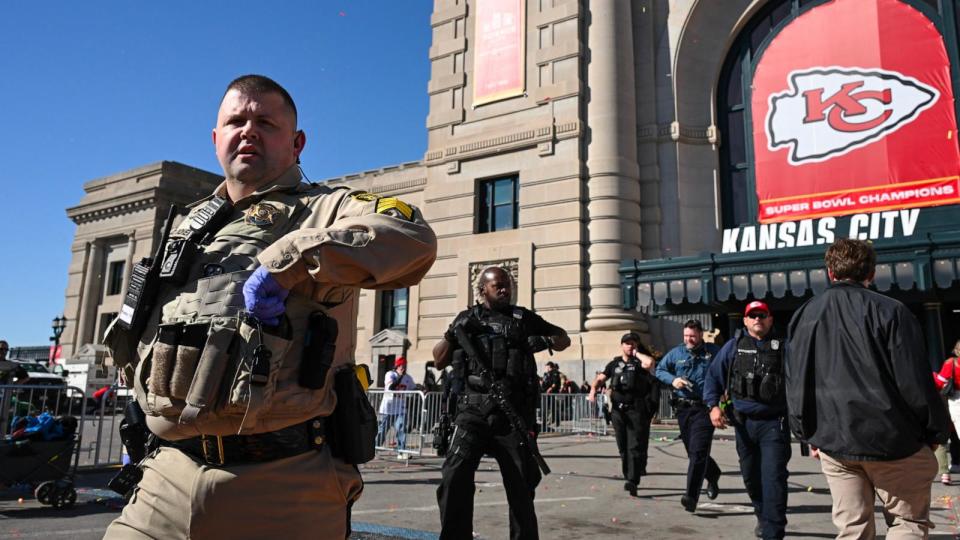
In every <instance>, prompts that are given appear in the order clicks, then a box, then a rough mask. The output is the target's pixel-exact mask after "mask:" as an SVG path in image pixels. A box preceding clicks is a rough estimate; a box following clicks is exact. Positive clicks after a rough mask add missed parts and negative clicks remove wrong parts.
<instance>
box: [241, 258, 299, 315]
mask: <svg viewBox="0 0 960 540" xmlns="http://www.w3.org/2000/svg"><path fill="white" fill-rule="evenodd" d="M289 294H290V290H289V289H284V288H283V287H281V286H280V284H279V283H277V280H276V279H275V278H274V277H273V275H272V274H270V272H268V271H267V269H266V268H264V267H263V266H261V267H259V268H257V269H256V270H255V271H254V272H253V274H252V275H251V276H250V277H249V278H247V282H246V283H244V284H243V303H244V304H246V306H247V311H249V312H250V313H252V314H253V316H254V317H256V318H257V319H259V320H260V322H262V323H263V324H265V325H267V326H276V325H278V324H280V315H283V312H284V311H286V309H287V307H286V306H285V305H283V301H284V300H286V299H287V295H289Z"/></svg>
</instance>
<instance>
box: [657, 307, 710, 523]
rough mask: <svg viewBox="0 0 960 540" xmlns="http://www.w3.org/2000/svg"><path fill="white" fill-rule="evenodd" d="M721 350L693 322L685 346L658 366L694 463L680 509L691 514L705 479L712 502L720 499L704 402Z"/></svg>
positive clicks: (687, 324)
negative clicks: (669, 389)
mask: <svg viewBox="0 0 960 540" xmlns="http://www.w3.org/2000/svg"><path fill="white" fill-rule="evenodd" d="M719 350H720V349H719V348H718V347H717V346H716V345H714V344H713V343H704V341H703V325H701V324H700V321H698V320H695V319H691V320H689V321H687V322H685V323H684V324H683V343H681V344H680V345H677V346H676V347H674V348H673V349H671V350H670V351H669V352H667V354H666V355H665V356H664V357H663V359H662V360H660V363H659V364H657V371H656V373H657V378H658V379H660V382H662V383H663V384H665V385H668V386H672V387H673V398H672V402H673V404H674V407H675V408H676V410H677V421H678V423H679V425H680V438H681V439H682V440H683V447H684V448H685V449H686V450H687V457H688V459H689V460H690V461H689V463H688V465H687V489H686V492H685V493H684V495H683V496H681V497H680V505H681V506H683V509H684V510H686V511H687V512H695V511H696V509H697V501H698V500H700V488H701V487H702V486H703V481H704V479H706V481H707V497H708V498H710V499H716V498H717V495H718V494H719V492H720V486H719V480H720V467H719V466H717V462H716V461H714V460H713V458H711V457H710V447H711V446H713V430H714V428H713V424H711V423H710V413H709V411H708V410H707V407H706V405H705V404H704V402H703V384H704V381H705V379H706V377H707V369H708V368H709V366H710V363H711V362H712V361H713V357H714V356H715V355H716V354H717V352H718V351H719Z"/></svg>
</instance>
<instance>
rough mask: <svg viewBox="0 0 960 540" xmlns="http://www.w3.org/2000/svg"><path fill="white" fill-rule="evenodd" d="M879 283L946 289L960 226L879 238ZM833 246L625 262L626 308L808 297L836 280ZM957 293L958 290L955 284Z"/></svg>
mask: <svg viewBox="0 0 960 540" xmlns="http://www.w3.org/2000/svg"><path fill="white" fill-rule="evenodd" d="M875 247H876V249H877V270H876V277H875V279H874V287H875V288H876V289H877V290H879V291H881V292H885V293H891V294H897V295H902V294H907V293H912V295H913V296H916V298H917V300H926V299H930V298H938V297H939V296H942V295H943V294H944V292H945V291H946V290H948V289H952V288H953V285H954V283H955V281H956V280H957V279H960V232H950V233H943V232H941V233H937V234H928V235H924V236H921V237H914V238H910V239H898V240H895V241H894V240H891V241H886V242H878V243H877V244H876V245H875ZM825 249H826V247H825V246H813V247H807V248H793V249H781V250H768V251H760V252H749V253H730V254H704V255H699V256H691V257H675V258H668V259H658V260H646V261H640V260H635V261H629V262H625V263H624V264H623V265H621V268H620V278H621V287H622V292H623V307H624V308H625V309H637V310H643V311H649V312H651V313H654V314H658V313H662V314H668V313H694V312H703V311H722V312H725V311H731V310H738V309H739V306H742V304H743V302H744V301H746V300H747V299H764V298H767V299H785V300H794V301H796V302H799V301H802V300H803V299H805V298H807V297H809V296H810V295H811V294H816V293H819V292H821V291H823V290H824V289H825V288H826V287H827V285H828V282H829V279H828V277H827V272H826V269H825V268H824V264H823V253H824V250H825ZM952 293H953V294H955V293H956V291H952Z"/></svg>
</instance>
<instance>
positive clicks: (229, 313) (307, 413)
mask: <svg viewBox="0 0 960 540" xmlns="http://www.w3.org/2000/svg"><path fill="white" fill-rule="evenodd" d="M301 186H302V185H301ZM323 193H330V191H329V190H328V188H322V190H317V189H310V190H304V189H303V188H302V187H300V188H294V189H293V190H290V191H286V192H284V191H276V192H271V193H268V194H267V195H266V196H265V197H264V198H263V199H261V200H259V201H258V202H256V203H254V204H252V205H251V206H250V208H249V209H247V210H246V212H243V213H241V212H240V211H236V210H235V211H234V214H233V215H231V216H230V221H229V222H228V223H226V224H225V225H224V226H223V227H222V228H220V229H219V230H218V231H216V232H215V233H213V235H212V238H209V239H208V240H207V241H206V242H205V243H204V245H202V246H201V248H202V251H201V252H200V253H199V254H198V256H197V257H196V261H194V262H193V263H192V264H191V265H190V269H189V274H188V276H187V280H186V284H185V285H181V286H173V285H165V286H163V288H162V289H161V292H160V297H159V299H158V302H157V304H158V305H159V306H161V308H160V310H161V316H160V318H159V324H157V323H155V322H154V323H151V325H149V326H148V327H147V329H146V331H145V332H144V334H143V336H142V338H141V344H140V347H139V349H138V355H139V357H140V359H141V361H140V362H139V363H138V365H137V367H136V372H135V375H134V387H135V391H136V395H137V400H138V401H139V403H140V405H141V406H142V407H143V409H144V411H145V412H146V413H147V415H148V418H147V423H148V426H149V428H150V430H151V431H152V432H153V433H155V434H157V435H158V436H160V437H162V438H165V439H170V440H177V439H182V438H186V437H192V436H196V435H198V434H207V435H232V434H238V433H262V432H268V431H274V430H277V429H280V428H282V427H286V426H289V425H292V424H294V423H297V422H300V421H306V420H307V419H309V418H312V417H315V416H325V415H329V414H330V412H331V411H332V410H333V407H334V405H335V403H336V397H335V395H334V393H333V392H332V386H333V382H332V378H333V376H332V374H333V373H334V371H335V370H334V369H328V370H326V372H325V374H324V375H323V376H321V380H320V381H319V382H318V384H317V385H315V386H319V388H305V387H303V386H300V385H299V384H298V377H299V375H300V368H301V361H302V360H304V359H302V358H301V357H302V353H303V349H304V340H305V336H306V334H307V329H308V326H309V322H310V321H312V320H315V318H316V316H317V314H318V313H322V314H325V315H328V316H330V317H332V318H333V319H334V320H339V321H341V327H342V331H341V332H340V336H339V338H340V339H339V343H338V344H337V346H338V347H340V346H343V345H345V344H346V345H347V348H349V349H350V350H351V351H352V339H353V336H352V335H350V336H345V335H344V333H348V334H352V333H353V332H352V325H353V322H352V321H353V320H354V319H355V317H356V309H355V306H354V301H355V297H356V292H355V291H350V290H349V289H346V291H347V292H346V293H344V294H343V298H342V299H341V302H339V303H325V304H323V305H321V304H319V303H317V302H315V301H313V300H312V299H310V298H307V297H306V296H304V295H299V294H292V295H290V296H289V297H288V298H287V301H286V312H285V315H284V322H283V324H281V326H280V327H279V330H277V331H273V332H267V331H264V330H263V329H262V328H257V327H255V326H254V325H253V324H254V323H252V322H250V321H248V320H247V319H245V318H244V317H242V316H241V311H242V310H243V309H244V300H243V293H242V287H243V284H244V282H245V281H246V279H247V278H248V277H249V276H250V274H251V273H252V272H253V270H254V269H256V268H257V267H258V266H259V264H260V263H259V262H258V261H257V258H256V257H257V255H258V254H259V253H260V252H261V251H263V250H264V249H266V248H267V247H268V246H270V245H271V244H272V243H273V242H275V241H277V240H279V239H280V238H281V237H282V236H284V235H285V234H287V233H288V232H290V231H291V230H293V229H294V228H295V227H296V225H297V223H298V221H299V218H300V216H301V215H303V213H304V211H305V210H306V208H307V205H308V204H309V203H310V201H311V199H313V198H314V197H316V196H317V195H318V194H323ZM202 207H203V205H202V204H201V205H198V206H197V207H195V208H194V209H193V210H192V211H191V213H190V215H189V216H188V217H187V219H186V220H184V223H186V222H188V221H189V219H190V217H191V216H192V215H194V213H196V212H198V211H199V210H200V209H201V208H202ZM264 216H268V217H264ZM183 227H185V225H181V226H180V227H178V229H177V230H175V231H174V232H173V233H172V234H171V237H170V238H171V240H170V242H171V243H172V242H175V241H177V240H182V239H183V238H184V237H185V236H186V234H187V232H188V231H187V230H185V229H184V228H183ZM154 316H156V315H154ZM330 337H331V336H327V338H330ZM334 338H335V336H334ZM345 340H347V341H346V342H345ZM258 347H259V348H260V349H259V350H260V352H259V353H258V352H257V350H258ZM264 349H265V350H266V351H268V353H266V354H264V353H263V350H264ZM330 349H331V353H330V357H329V358H325V359H323V360H322V361H324V362H327V363H328V364H333V363H335V362H334V361H333V358H332V354H333V353H332V347H331V348H330ZM338 352H339V351H338ZM338 356H342V355H339V354H338ZM308 360H310V361H315V360H316V359H308ZM327 367H332V366H327Z"/></svg>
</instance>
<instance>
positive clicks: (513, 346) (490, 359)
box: [452, 304, 539, 409]
mask: <svg viewBox="0 0 960 540" xmlns="http://www.w3.org/2000/svg"><path fill="white" fill-rule="evenodd" d="M469 317H471V318H472V319H473V320H474V321H475V322H476V323H478V324H476V325H472V326H473V327H474V330H473V331H470V332H468V334H469V335H470V339H471V340H472V342H473V345H474V347H476V348H477V349H478V350H479V352H480V354H481V355H482V356H483V358H472V357H469V356H468V355H467V354H466V353H465V351H464V350H463V348H462V347H461V348H458V350H457V351H455V352H454V354H453V362H452V365H453V376H454V377H455V378H457V379H459V380H461V381H463V383H464V384H463V392H464V393H466V394H468V395H470V394H487V393H489V391H490V388H489V387H488V385H487V384H486V381H485V380H484V379H483V376H482V374H483V373H484V371H486V372H488V373H489V374H490V376H491V377H492V379H493V380H494V381H502V382H503V383H504V389H505V390H506V391H507V393H508V394H510V395H509V396H508V397H509V398H510V400H511V401H512V402H513V403H514V405H515V406H517V407H522V408H523V409H528V408H531V409H535V408H536V400H537V397H538V396H539V387H538V386H537V373H536V371H537V366H536V363H535V361H534V358H533V355H532V354H530V352H528V350H527V337H528V335H527V331H526V329H525V328H524V326H523V310H522V309H520V308H519V307H516V306H511V307H510V308H509V310H507V311H505V312H501V311H497V310H490V309H486V308H484V307H483V306H481V305H479V304H478V305H476V306H474V307H473V308H471V309H470V314H469Z"/></svg>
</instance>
